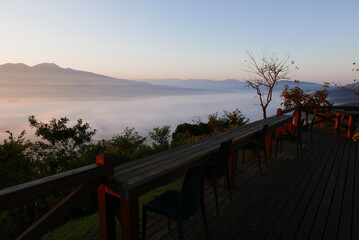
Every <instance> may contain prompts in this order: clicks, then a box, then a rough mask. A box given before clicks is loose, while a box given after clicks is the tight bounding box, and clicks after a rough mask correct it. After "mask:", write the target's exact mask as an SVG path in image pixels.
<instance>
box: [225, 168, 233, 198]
mask: <svg viewBox="0 0 359 240" xmlns="http://www.w3.org/2000/svg"><path fill="white" fill-rule="evenodd" d="M226 178H227V187H228V194H229V199H231V200H232V190H231V188H232V186H231V182H230V178H229V174H228V172H227V174H226Z"/></svg>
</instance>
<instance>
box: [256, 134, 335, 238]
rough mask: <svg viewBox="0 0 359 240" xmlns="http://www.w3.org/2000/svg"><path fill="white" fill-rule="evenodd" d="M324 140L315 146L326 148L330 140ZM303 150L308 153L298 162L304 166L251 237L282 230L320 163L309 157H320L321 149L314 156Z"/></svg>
mask: <svg viewBox="0 0 359 240" xmlns="http://www.w3.org/2000/svg"><path fill="white" fill-rule="evenodd" d="M325 140H326V141H321V142H319V143H318V144H316V146H315V147H316V148H319V149H323V150H324V151H326V150H328V149H327V147H328V146H329V144H328V143H329V142H330V139H325ZM310 150H311V149H310ZM305 152H307V153H308V154H307V155H305V156H304V157H303V158H302V159H301V162H300V164H304V165H305V167H304V168H302V170H301V172H299V173H298V174H296V178H295V179H294V181H293V182H292V183H291V185H290V187H289V188H288V189H287V190H286V192H285V193H283V196H280V200H279V201H278V202H277V203H276V205H275V206H273V207H272V208H271V211H270V212H269V213H268V214H267V216H265V219H264V220H263V222H262V224H261V226H260V228H258V229H257V231H256V232H255V233H254V235H253V236H252V237H251V238H252V239H263V238H271V239H276V238H279V236H280V233H281V232H282V231H283V229H284V227H285V225H286V223H287V222H288V220H289V218H290V217H291V214H292V213H293V211H294V210H295V209H296V206H297V205H298V203H299V201H300V199H301V196H302V193H303V191H304V190H305V189H306V188H307V185H308V182H309V181H310V179H311V177H312V176H313V174H314V172H315V170H316V168H317V167H318V165H319V164H320V161H319V160H318V161H312V159H311V158H313V157H314V158H315V159H318V158H319V159H320V156H321V155H322V152H321V151H316V152H315V154H314V156H309V154H312V153H311V152H310V151H305Z"/></svg>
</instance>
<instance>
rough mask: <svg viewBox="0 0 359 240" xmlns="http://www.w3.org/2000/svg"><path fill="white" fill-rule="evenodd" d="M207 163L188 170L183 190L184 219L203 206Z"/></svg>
mask: <svg viewBox="0 0 359 240" xmlns="http://www.w3.org/2000/svg"><path fill="white" fill-rule="evenodd" d="M207 164H208V162H207V161H205V162H204V163H201V164H199V165H197V166H194V167H192V168H189V169H188V170H187V173H186V176H185V178H184V181H183V185H182V190H181V194H182V201H181V204H182V210H183V212H182V213H181V214H182V217H183V220H184V219H187V218H189V217H190V216H192V215H193V214H194V213H195V212H196V211H197V209H198V208H199V207H200V206H201V201H203V187H204V179H205V173H206V166H207Z"/></svg>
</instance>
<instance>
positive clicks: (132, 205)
mask: <svg viewBox="0 0 359 240" xmlns="http://www.w3.org/2000/svg"><path fill="white" fill-rule="evenodd" d="M138 214H139V211H138V199H137V198H133V199H131V200H126V199H124V198H121V227H122V239H124V240H137V239H138V240H139V239H140V227H139V216H138Z"/></svg>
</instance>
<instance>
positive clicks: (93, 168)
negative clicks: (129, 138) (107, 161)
mask: <svg viewBox="0 0 359 240" xmlns="http://www.w3.org/2000/svg"><path fill="white" fill-rule="evenodd" d="M105 175H106V169H105V166H103V165H102V166H101V165H98V164H91V165H87V166H84V167H80V168H76V169H73V170H70V171H67V172H63V173H59V174H55V175H52V176H48V177H45V178H41V179H38V180H34V181H31V182H27V183H24V184H20V185H16V186H13V187H9V188H6V189H4V190H1V191H0V210H5V209H8V208H11V207H15V206H18V205H21V204H24V203H27V202H30V201H33V200H36V199H38V198H41V197H44V196H47V195H51V194H54V193H57V192H61V191H63V190H66V189H68V188H71V187H73V186H76V185H79V184H82V183H84V182H89V181H93V180H97V179H100V178H102V177H103V176H105Z"/></svg>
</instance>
